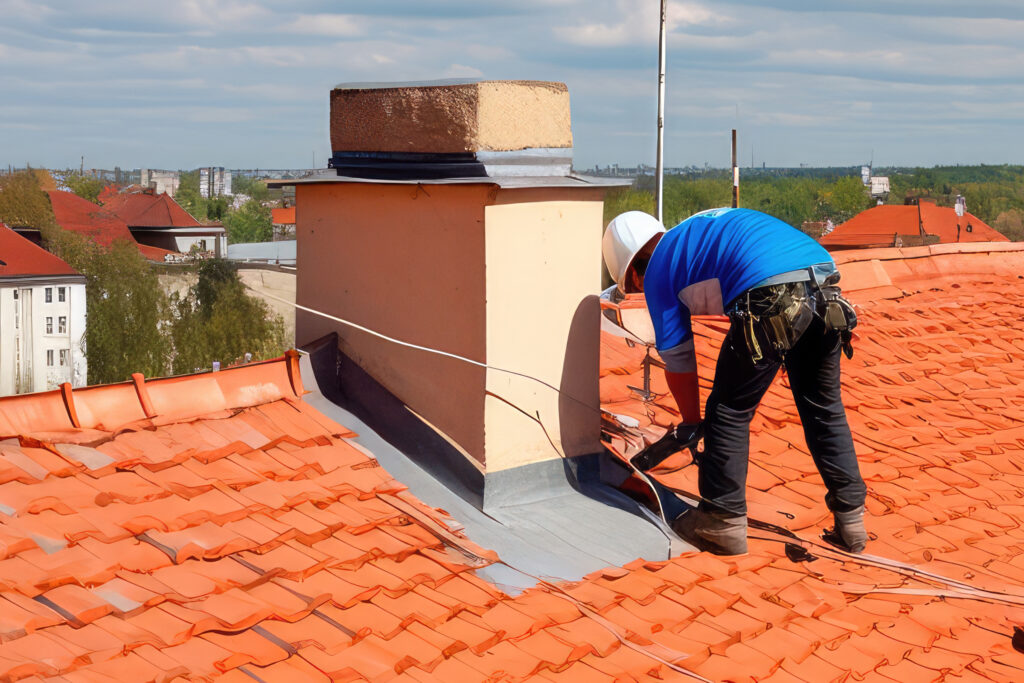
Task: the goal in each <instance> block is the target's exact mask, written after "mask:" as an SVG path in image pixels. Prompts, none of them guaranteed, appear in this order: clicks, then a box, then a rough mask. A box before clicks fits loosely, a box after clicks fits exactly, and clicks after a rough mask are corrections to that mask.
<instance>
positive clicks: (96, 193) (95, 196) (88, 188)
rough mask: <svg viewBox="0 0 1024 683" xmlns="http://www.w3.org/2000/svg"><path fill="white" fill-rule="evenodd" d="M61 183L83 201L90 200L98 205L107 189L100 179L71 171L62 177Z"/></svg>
mask: <svg viewBox="0 0 1024 683" xmlns="http://www.w3.org/2000/svg"><path fill="white" fill-rule="evenodd" d="M61 181H62V182H63V183H64V185H66V186H67V188H68V189H69V190H71V191H72V192H74V193H75V194H77V195H78V196H79V197H81V198H82V199H88V200H89V201H90V202H92V203H94V204H96V203H98V202H99V200H100V192H102V191H103V188H104V187H106V183H104V182H103V181H102V180H100V179H99V178H96V177H93V176H91V175H83V174H81V173H75V172H74V171H69V172H67V173H64V174H63V175H62V176H61Z"/></svg>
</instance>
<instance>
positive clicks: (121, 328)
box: [44, 228, 171, 384]
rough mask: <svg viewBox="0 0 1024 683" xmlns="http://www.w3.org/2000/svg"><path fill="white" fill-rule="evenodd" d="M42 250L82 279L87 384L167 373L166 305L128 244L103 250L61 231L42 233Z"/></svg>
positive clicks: (155, 282)
mask: <svg viewBox="0 0 1024 683" xmlns="http://www.w3.org/2000/svg"><path fill="white" fill-rule="evenodd" d="M44 239H45V240H46V244H47V247H48V248H49V249H50V250H51V251H54V252H55V253H57V254H58V255H59V256H60V257H61V258H63V259H64V260H65V261H67V262H68V264H69V265H71V267H72V268H75V269H76V270H78V271H79V272H80V273H82V274H83V275H84V276H85V303H86V318H85V339H84V341H83V344H82V347H83V351H84V352H85V355H86V358H87V359H88V364H89V383H90V384H106V383H110V382H121V381H124V380H127V379H129V378H130V377H131V375H132V373H134V372H141V373H143V374H145V375H149V376H161V375H165V374H167V369H168V358H169V355H170V350H171V349H170V339H169V338H168V335H167V334H166V332H165V331H164V327H165V321H166V320H167V319H168V317H169V310H168V300H167V296H166V294H165V293H164V291H163V289H162V288H161V286H160V282H159V280H158V279H157V275H156V272H155V271H154V270H153V269H152V267H151V266H150V264H149V263H147V262H146V260H145V259H144V258H142V256H141V255H140V254H139V250H138V247H137V246H136V245H135V244H133V243H132V242H129V241H128V240H118V241H116V242H114V243H113V244H112V245H111V246H110V248H109V249H106V248H103V247H101V246H99V245H97V244H96V243H95V242H92V241H91V240H89V239H87V238H85V237H83V236H81V235H78V234H75V233H71V232H68V231H66V230H60V229H59V228H58V229H56V230H51V231H47V232H46V233H44Z"/></svg>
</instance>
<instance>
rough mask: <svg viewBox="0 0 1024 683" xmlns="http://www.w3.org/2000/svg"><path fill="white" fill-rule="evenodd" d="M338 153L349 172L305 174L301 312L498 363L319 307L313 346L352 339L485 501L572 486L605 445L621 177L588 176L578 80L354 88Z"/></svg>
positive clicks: (335, 118)
mask: <svg viewBox="0 0 1024 683" xmlns="http://www.w3.org/2000/svg"><path fill="white" fill-rule="evenodd" d="M331 144H332V151H333V154H334V155H333V158H332V164H331V165H332V166H333V167H334V169H335V173H336V175H322V176H318V177H316V178H314V179H310V180H308V181H296V206H297V220H296V237H297V240H298V255H297V260H298V271H297V278H298V279H297V297H296V298H297V302H298V303H299V304H301V305H303V306H307V307H310V308H313V309H315V310H318V311H323V312H325V313H329V314H331V315H334V316H338V317H340V318H343V319H346V320H350V321H352V322H355V323H358V324H360V325H363V326H365V327H367V328H370V329H373V330H376V331H379V332H381V333H383V334H386V335H389V336H391V337H394V338H397V339H401V340H403V341H407V342H410V343H412V344H417V345H421V346H425V347H430V348H432V349H437V350H439V351H444V352H447V353H451V354H457V355H459V356H464V357H467V358H469V359H472V360H473V361H476V362H477V363H483V364H486V365H488V366H491V368H492V369H486V368H483V367H480V366H478V365H473V364H469V363H465V362H462V361H459V360H456V359H453V358H450V357H446V356H442V355H437V354H433V353H427V352H424V351H420V350H416V349H411V348H407V347H403V346H400V345H396V344H393V343H390V342H387V341H384V340H381V339H379V338H375V337H373V336H371V335H369V334H367V333H364V332H360V331H358V330H354V329H353V328H351V327H348V326H345V325H341V324H338V323H335V322H332V321H330V320H328V319H325V318H323V317H321V316H316V315H312V314H308V313H303V312H301V311H300V312H299V313H298V314H297V316H296V343H297V345H300V346H301V345H304V344H309V343H311V342H313V341H315V340H317V339H320V338H322V337H324V336H325V335H327V334H329V333H331V332H336V333H337V334H338V338H339V346H340V349H341V351H342V352H343V353H344V354H345V355H346V356H348V357H349V358H350V359H352V360H353V361H354V362H355V363H356V364H358V366H359V367H360V368H361V369H362V370H363V371H365V372H366V373H368V374H369V375H370V376H371V377H372V378H374V379H375V380H376V381H377V382H378V383H379V384H381V385H383V386H384V387H385V388H386V389H387V390H388V391H389V392H390V393H391V394H393V395H394V396H395V397H397V398H398V399H399V400H400V401H401V402H402V403H403V404H404V405H405V406H406V407H407V409H408V411H409V414H411V415H414V416H415V417H416V419H417V420H419V421H420V422H421V423H422V424H423V425H425V426H427V427H429V428H430V429H431V430H433V431H434V432H436V433H437V434H438V435H439V436H440V437H441V438H442V439H443V441H444V442H445V443H447V444H448V445H449V447H450V448H451V449H452V450H453V451H454V452H455V453H456V454H457V459H458V460H460V461H462V465H461V466H465V467H470V468H471V469H472V470H473V471H474V472H476V473H478V474H477V475H476V476H478V478H479V479H480V480H481V481H482V482H484V485H483V487H484V491H482V492H481V493H482V494H483V499H484V501H483V502H484V504H485V506H486V505H487V504H489V503H490V504H497V503H496V501H495V500H494V499H495V498H496V497H500V496H502V495H506V494H507V491H508V490H509V489H508V487H504V486H500V487H499V486H492V484H491V482H494V481H495V480H496V478H497V479H501V478H502V477H506V480H508V478H511V479H515V480H521V481H530V480H531V477H534V476H535V475H536V476H547V475H545V474H543V472H546V471H548V470H550V471H551V472H555V471H557V472H558V473H559V475H560V476H561V477H563V479H564V476H565V475H564V472H563V470H562V468H563V463H562V462H561V458H562V456H566V457H573V456H579V455H584V454H591V453H596V452H598V451H600V449H601V445H600V405H599V397H598V372H599V358H598V357H599V351H600V337H599V334H600V325H599V316H600V309H599V302H598V299H597V295H598V293H599V291H600V289H601V272H602V270H601V269H602V266H601V234H602V230H603V227H604V224H603V210H604V203H603V200H604V194H605V191H606V190H607V188H608V183H606V182H602V181H599V180H597V179H591V180H588V179H583V178H579V177H577V176H573V175H570V167H571V161H572V132H571V127H570V120H569V95H568V91H567V89H566V87H565V85H563V84H561V83H542V82H534V81H479V82H449V81H446V82H431V83H423V84H410V83H405V84H394V85H381V86H379V87H370V86H365V85H358V86H353V85H345V86H339V87H338V88H336V89H334V90H333V91H332V92H331ZM612 182H613V183H614V184H622V183H621V182H616V181H612ZM493 368H501V369H502V370H511V371H513V373H517V374H511V373H508V372H503V371H502V370H497V369H493ZM527 376H529V377H527ZM530 378H535V379H530ZM538 380H539V381H538ZM545 384H547V385H550V386H552V387H555V388H556V389H557V390H558V391H556V390H552V388H550V387H549V386H545ZM343 389H344V387H343ZM523 468H530V469H529V470H524V469H523ZM542 471H543V472H542ZM510 472H516V473H517V474H515V475H510V474H508V473H510ZM524 472H532V473H533V474H529V475H527V477H526V478H522V477H520V476H519V474H522V473H524ZM538 473H539V474H538ZM479 475H482V476H479ZM533 481H537V480H536V479H533ZM499 491H501V492H502V493H498V492H499Z"/></svg>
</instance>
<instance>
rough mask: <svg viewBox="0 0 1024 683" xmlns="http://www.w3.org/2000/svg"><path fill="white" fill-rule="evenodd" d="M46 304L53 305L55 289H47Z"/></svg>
mask: <svg viewBox="0 0 1024 683" xmlns="http://www.w3.org/2000/svg"><path fill="white" fill-rule="evenodd" d="M46 303H48V304H50V303H53V287H47V288H46Z"/></svg>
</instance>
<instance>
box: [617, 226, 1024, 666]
mask: <svg viewBox="0 0 1024 683" xmlns="http://www.w3.org/2000/svg"><path fill="white" fill-rule="evenodd" d="M837 261H840V270H841V271H842V272H843V282H842V284H844V285H846V287H845V289H846V291H847V293H848V294H849V296H850V298H851V300H852V301H853V302H854V303H855V305H857V306H858V309H859V318H860V325H859V326H858V328H857V333H856V334H857V337H858V339H857V341H856V343H855V348H856V353H855V355H854V358H853V359H852V361H845V360H844V370H843V372H844V377H843V384H844V401H845V403H846V405H847V411H848V416H849V420H850V425H851V428H852V431H853V434H854V442H855V445H856V449H857V453H858V456H859V459H860V464H861V470H862V473H863V474H864V476H865V479H866V480H867V484H868V490H869V494H868V504H867V506H868V518H867V520H866V522H867V525H868V529H869V531H870V532H871V533H872V535H873V537H874V540H873V541H872V542H871V543H869V547H868V552H869V553H872V554H874V555H877V556H881V557H883V558H888V559H890V560H898V561H900V562H906V563H910V564H912V565H913V566H914V568H915V571H907V570H905V569H899V570H898V571H896V570H894V569H893V568H891V567H887V566H886V565H885V564H884V563H876V562H873V561H868V562H865V563H854V562H850V561H849V558H847V557H844V556H835V555H833V554H832V553H831V552H829V551H828V550H826V548H827V546H821V545H818V544H815V543H811V541H818V536H819V534H820V530H821V529H822V527H823V526H827V525H829V524H830V523H831V519H830V517H829V516H828V512H827V510H826V508H825V506H824V504H823V502H822V501H823V499H824V486H823V484H822V483H821V480H820V477H819V476H818V474H817V471H816V469H815V467H814V464H813V462H812V461H811V458H810V455H809V454H808V452H807V449H806V445H805V444H804V441H803V435H802V428H801V427H800V423H799V419H798V418H797V416H796V414H795V410H794V406H793V401H792V396H791V395H789V389H788V386H787V384H788V383H787V380H786V378H785V377H784V376H781V377H780V378H779V379H778V380H777V381H776V383H775V384H774V385H773V386H772V388H771V390H770V391H769V393H768V394H767V395H766V397H765V399H764V401H763V402H762V405H761V408H760V409H759V413H758V416H757V417H756V418H755V420H754V423H753V424H752V427H751V463H750V465H751V466H750V475H749V478H748V489H747V491H748V502H749V506H750V513H751V516H752V517H754V518H758V519H760V520H763V521H766V522H769V523H771V524H776V525H780V526H781V527H785V528H787V529H789V530H791V531H794V532H796V533H797V534H798V535H799V536H800V537H801V538H802V539H805V541H806V542H802V543H801V545H803V546H804V547H807V548H808V549H809V550H810V551H811V553H812V555H816V556H817V557H818V558H819V559H818V560H817V561H814V562H813V564H809V563H806V562H805V563H799V564H798V563H795V562H792V561H790V560H789V559H787V554H786V547H785V545H784V541H785V540H786V539H785V538H784V537H780V536H779V535H778V534H774V533H770V532H758V531H752V532H751V535H752V536H755V537H756V536H760V537H762V538H763V539H764V540H760V539H757V538H754V539H753V540H752V541H751V553H750V555H749V556H747V558H745V560H743V561H746V562H750V561H754V560H755V559H756V560H758V561H762V562H767V563H768V564H766V565H765V566H764V567H763V568H761V569H758V570H756V571H753V572H749V571H747V572H745V571H743V570H742V569H736V570H735V571H733V572H732V573H731V574H730V575H729V576H728V578H729V579H730V581H729V583H728V584H723V583H722V579H715V578H713V577H712V578H710V579H706V580H704V581H703V582H700V583H698V584H697V585H698V587H706V588H709V589H711V590H712V591H713V592H715V593H716V594H718V595H721V596H722V597H723V598H724V599H725V602H724V603H719V605H718V606H716V607H713V606H712V605H713V603H712V602H711V601H709V600H707V599H702V600H701V602H700V603H698V604H700V605H701V606H703V608H704V609H705V610H707V614H710V615H711V616H712V617H714V618H713V619H710V620H708V621H704V622H703V623H704V624H705V625H706V626H707V627H708V628H710V629H714V630H709V631H703V632H701V633H702V635H700V636H699V639H698V640H697V641H696V644H697V646H698V647H699V646H701V644H704V645H705V646H706V647H707V650H705V652H706V653H708V654H707V655H706V659H704V660H703V661H695V664H696V666H694V667H690V668H692V670H694V671H696V672H697V673H700V674H702V675H704V676H706V677H709V678H712V679H715V680H719V679H724V678H728V679H729V680H741V679H742V680H748V679H750V678H753V679H758V680H759V677H760V676H766V675H768V674H770V673H772V672H775V674H776V675H778V673H779V672H780V671H781V672H784V673H785V674H787V675H791V676H796V677H797V678H798V679H801V678H802V679H804V680H818V679H820V678H821V677H825V678H829V677H831V676H841V675H851V674H852V675H853V676H854V677H862V676H878V677H881V676H882V675H885V676H890V677H894V678H896V679H897V680H928V677H934V678H937V677H939V675H940V674H942V673H953V674H958V673H960V672H965V671H967V672H971V674H972V675H978V676H979V680H1004V677H1007V676H1008V677H1009V678H1014V677H1015V676H1014V675H1011V674H1010V672H1012V671H1018V673H1019V669H1020V667H1021V666H1024V655H1021V654H1020V653H1019V652H1016V651H1014V649H1013V646H1012V645H1011V642H1010V641H1011V636H1013V635H1014V632H1015V631H1014V630H1015V628H1017V627H1019V626H1021V619H1020V617H1019V616H1015V615H1019V614H1020V609H1021V606H1024V602H1022V601H1024V565H1022V564H1021V563H1020V562H1018V558H1019V557H1020V555H1019V548H1021V547H1024V532H1022V531H1021V526H1020V525H1019V523H1018V520H1019V519H1021V518H1024V504H1021V489H1020V484H1021V483H1022V481H1024V480H1020V478H1019V476H1018V472H1020V471H1021V470H1022V468H1024V430H1022V429H1021V427H1019V423H1020V420H1021V419H1024V398H1022V396H1021V392H1020V389H1019V387H1020V386H1022V385H1021V381H1022V380H1024V370H1022V368H1024V327H1022V326H1021V325H1020V322H1019V321H1020V319H1021V314H1022V312H1024V294H1021V293H1020V291H1021V290H1020V287H1019V285H1017V284H1015V283H1018V282H1019V278H1020V276H1019V275H1018V273H1020V272H1021V271H1022V267H1024V248H1021V247H1019V246H1017V245H1006V246H1005V247H1003V246H1000V245H992V244H989V245H985V246H984V247H983V246H981V245H979V246H978V247H977V248H975V247H970V246H966V245H965V246H962V247H958V246H956V245H936V246H933V247H919V248H915V249H904V250H897V249H886V250H872V251H868V252H856V251H852V252H843V253H842V255H841V258H838V259H837ZM872 263H873V264H874V266H875V268H874V269H872V270H865V269H863V268H862V266H864V265H865V264H872ZM858 269H860V270H858ZM850 275H852V277H848V276H850ZM727 327H728V323H727V321H725V320H719V319H714V318H705V319H702V320H700V321H699V322H698V324H697V327H696V330H697V335H698V336H697V340H698V341H697V350H698V355H699V367H700V373H701V381H702V387H701V389H702V393H703V395H704V396H705V397H706V395H707V392H708V391H709V390H710V385H711V379H712V378H713V375H714V359H715V357H716V356H717V349H718V346H719V345H720V344H721V342H722V339H723V337H724V333H725V331H726V329H727ZM643 355H644V351H643V350H642V348H639V347H632V348H630V347H628V346H627V345H626V343H625V341H624V340H622V339H621V338H618V337H614V336H611V335H608V334H606V335H605V336H604V341H603V349H602V375H603V377H602V384H601V392H602V404H603V405H604V407H605V409H606V410H608V411H611V412H612V413H615V414H618V415H624V416H629V417H632V418H634V419H636V420H638V421H639V423H640V427H639V428H638V429H636V430H632V431H631V430H628V429H621V428H620V429H613V430H612V431H611V432H610V433H609V438H610V439H611V446H612V448H613V450H617V451H619V452H621V453H623V454H624V455H625V454H628V453H632V452H634V451H635V450H636V448H637V446H638V444H637V443H634V444H630V443H629V441H628V440H629V439H637V438H638V437H639V436H640V435H647V438H648V439H654V438H657V437H658V436H660V435H661V434H662V433H663V432H664V428H665V426H667V425H669V424H672V423H674V422H677V421H678V419H679V418H678V413H677V411H676V409H675V406H674V403H673V402H672V400H671V398H669V395H668V391H667V387H666V386H665V385H664V379H663V377H662V376H660V374H659V373H655V374H654V376H653V377H652V381H653V390H654V392H655V393H656V394H657V396H656V398H655V399H654V401H653V402H651V403H647V404H645V403H643V402H642V401H641V400H639V398H638V397H637V396H636V395H635V394H634V393H633V392H631V391H630V390H629V389H628V388H627V385H633V386H640V385H641V383H642V379H641V371H640V363H641V361H642V359H643ZM631 434H632V435H631ZM689 464H690V463H689V457H688V455H684V454H678V455H676V456H673V457H672V458H670V459H669V460H667V461H666V462H664V463H663V464H662V465H660V466H659V467H658V468H657V469H656V470H655V472H654V476H655V478H657V479H659V480H660V481H661V482H663V483H665V484H667V485H669V486H671V487H673V488H677V489H681V490H685V491H690V492H693V493H695V492H696V490H697V483H696V471H695V469H694V468H693V467H689ZM818 543H820V541H819V542H818ZM826 558H827V559H826ZM673 562H675V563H679V564H681V565H682V566H684V567H686V568H687V569H690V568H692V563H691V564H690V565H687V564H685V563H684V562H685V561H684V559H682V558H677V559H676V560H674V561H673ZM727 562H729V563H732V562H735V561H734V560H731V559H730V560H727ZM719 585H722V589H718V586H719ZM684 586H685V584H684ZM766 591H767V592H766ZM984 591H990V593H983V595H984V596H985V597H984V598H977V599H965V596H966V594H974V595H977V594H979V593H978V592H984ZM618 592H619V593H622V592H623V591H618ZM692 592H693V591H692V590H689V591H687V592H686V593H685V595H687V596H689V595H691V594H692ZM954 594H955V595H956V596H957V597H954ZM943 596H944V597H943ZM737 599H738V600H739V601H738V602H736V600H737ZM765 600H770V601H771V602H772V603H774V607H772V608H771V609H767V608H766V606H765V605H764V601H765ZM652 604H653V603H652ZM685 604H686V605H687V606H688V607H691V608H692V607H693V605H694V603H693V602H691V601H687V602H686V603H685ZM723 605H724V606H725V607H724V609H723ZM779 608H782V609H781V611H780V610H779ZM719 610H721V611H720V612H719V613H717V614H715V612H718V611H719ZM733 610H739V611H741V612H742V613H743V614H744V615H746V616H753V617H754V619H755V622H756V621H757V620H758V618H759V617H760V619H761V620H762V622H764V621H771V622H773V623H774V626H775V627H776V628H772V629H769V630H767V631H762V632H761V634H758V633H749V632H744V630H743V629H742V628H741V629H740V630H739V631H738V632H736V631H732V633H734V636H733V639H732V640H730V639H728V634H729V633H730V629H729V628H726V627H725V622H724V621H723V620H722V616H723V615H727V614H729V613H730V612H731V611H733ZM638 614H642V611H641V612H638ZM655 621H657V623H658V624H660V625H662V626H663V627H664V628H665V629H666V630H667V631H672V632H676V633H680V634H681V635H686V636H689V635H690V634H691V633H692V634H694V635H693V636H690V637H691V638H693V637H695V636H696V634H697V633H698V631H696V630H692V629H691V628H685V629H683V630H682V631H680V630H679V627H678V626H676V625H672V624H667V623H666V622H664V621H663V620H662V617H660V616H659V617H658V619H656V620H655ZM697 623H701V619H700V618H698V619H697ZM797 625H800V627H799V628H797ZM749 627H750V628H753V629H755V630H756V628H757V624H756V623H754V624H750V625H749ZM780 627H781V628H780ZM827 627H837V628H838V630H836V631H834V632H831V633H830V632H829V631H828V630H827ZM723 631H724V633H723ZM715 633H718V635H714V634H715ZM769 636H770V637H769ZM791 637H795V638H797V640H793V641H792V642H790V640H788V639H789V638H791ZM779 639H782V640H779ZM808 639H810V640H808ZM762 642H764V643H765V644H767V643H769V642H780V643H781V642H785V643H787V644H789V647H788V648H785V649H780V648H778V647H773V646H768V647H763V646H761V643H762ZM801 643H802V645H801ZM969 643H973V644H974V645H970V644H969ZM745 644H748V645H749V646H750V647H752V648H753V649H754V650H757V651H758V652H759V653H760V655H762V656H765V655H766V656H767V657H768V660H767V661H765V660H764V659H761V658H759V657H756V656H748V654H747V653H748V652H749V651H748V650H745V649H740V648H741V647H742V646H744V645H745ZM716 648H717V649H716ZM972 648H974V649H972ZM809 653H815V654H812V655H811V656H810V657H809V658H808V657H807V655H808V654H809ZM698 659H699V658H698ZM686 661H687V662H690V661H694V658H693V657H691V659H689V660H686ZM812 663H813V664H812ZM1007 665H1008V667H1007ZM968 666H969V667H970V669H967V668H966V667H968ZM779 667H781V668H779ZM1013 667H1016V669H1014V668H1013ZM740 672H742V673H743V676H742V677H739V678H736V676H738V675H739V673H740Z"/></svg>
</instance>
